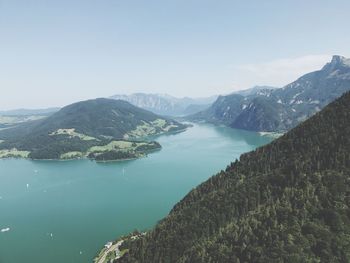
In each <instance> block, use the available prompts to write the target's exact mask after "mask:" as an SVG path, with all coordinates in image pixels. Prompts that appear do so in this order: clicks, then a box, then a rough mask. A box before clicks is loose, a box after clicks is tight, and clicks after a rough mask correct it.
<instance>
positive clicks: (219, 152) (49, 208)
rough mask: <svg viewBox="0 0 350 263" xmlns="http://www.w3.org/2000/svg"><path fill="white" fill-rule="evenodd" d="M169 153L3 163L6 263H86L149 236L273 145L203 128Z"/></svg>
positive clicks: (0, 188)
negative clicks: (120, 243)
mask: <svg viewBox="0 0 350 263" xmlns="http://www.w3.org/2000/svg"><path fill="white" fill-rule="evenodd" d="M156 140H157V141H158V142H160V144H161V145H162V147H163V148H162V150H160V151H158V152H155V153H152V154H150V155H149V156H148V157H147V158H142V159H138V160H133V161H125V162H115V163H96V162H94V161H89V160H74V161H30V160H21V159H9V160H0V229H5V228H10V231H7V232H0V263H19V262H29V263H44V262H45V263H46V262H50V263H62V262H65V263H86V262H92V259H93V257H94V256H95V255H96V253H97V252H98V251H99V249H100V248H101V247H102V246H103V245H104V244H105V243H106V242H107V241H110V240H114V239H116V238H118V236H120V235H123V234H127V233H129V232H131V231H133V230H135V229H139V230H147V229H149V228H151V227H152V226H154V225H155V224H156V222H157V221H158V220H160V219H161V218H162V217H164V216H165V215H166V214H167V213H168V212H169V211H170V209H171V208H172V206H173V205H174V204H175V203H176V202H178V201H179V200H181V199H182V198H183V197H184V196H185V194H186V193H188V192H189V191H190V190H191V189H192V188H193V187H195V186H196V185H198V184H199V183H201V182H203V181H205V180H206V179H207V178H209V177H210V176H211V175H213V174H215V173H216V172H218V171H220V170H221V169H225V167H226V166H227V165H228V164H229V163H230V162H231V161H233V160H235V159H236V158H238V157H239V156H240V154H242V153H244V152H248V151H250V150H253V149H255V148H256V147H258V146H261V145H264V144H266V143H268V142H270V141H271V138H268V137H264V136H260V135H259V134H258V133H254V132H247V131H242V130H235V129H230V128H226V127H215V126H212V125H209V124H196V125H194V127H192V128H190V129H188V130H187V131H185V132H183V133H179V134H174V135H163V136H160V137H157V138H156Z"/></svg>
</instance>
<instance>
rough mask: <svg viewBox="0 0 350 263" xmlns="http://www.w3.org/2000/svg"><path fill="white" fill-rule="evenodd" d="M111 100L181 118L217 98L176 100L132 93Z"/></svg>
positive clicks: (208, 104)
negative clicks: (123, 101)
mask: <svg viewBox="0 0 350 263" xmlns="http://www.w3.org/2000/svg"><path fill="white" fill-rule="evenodd" d="M110 98H112V99H118V100H125V101H128V102H130V103H131V104H133V105H135V106H137V107H140V108H143V109H146V110H149V111H152V112H154V113H156V114H160V115H169V116H182V115H188V114H193V113H195V112H198V111H201V110H203V109H205V108H208V107H209V106H210V105H211V104H212V103H213V102H214V101H215V100H216V98H217V96H212V97H207V98H188V97H185V98H176V97H173V96H170V95H167V94H147V93H134V94H131V95H114V96H112V97H110Z"/></svg>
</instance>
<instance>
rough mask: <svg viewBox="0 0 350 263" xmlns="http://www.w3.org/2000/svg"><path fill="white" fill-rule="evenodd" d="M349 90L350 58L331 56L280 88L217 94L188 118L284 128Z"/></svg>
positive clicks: (250, 127) (253, 127)
mask: <svg viewBox="0 0 350 263" xmlns="http://www.w3.org/2000/svg"><path fill="white" fill-rule="evenodd" d="M348 90H350V59H346V58H344V57H341V56H333V58H332V61H331V62H330V63H327V64H326V65H325V66H324V67H323V68H322V69H321V70H318V71H315V72H311V73H308V74H306V75H304V76H302V77H300V78H299V79H297V80H296V81H294V82H292V83H290V84H288V85H286V86H285V87H283V88H277V89H271V88H270V87H267V88H266V87H265V88H257V89H253V90H248V91H246V92H236V93H233V94H230V95H227V96H219V97H218V99H217V100H216V101H215V102H214V103H213V104H212V106H211V107H209V108H208V109H206V110H204V111H202V112H199V113H196V114H193V115H191V116H189V117H188V118H189V119H190V120H196V121H208V122H212V123H218V124H225V125H227V126H230V127H233V128H239V129H246V130H253V131H287V130H289V129H291V128H293V127H295V126H296V125H297V124H298V123H300V122H302V121H304V120H306V119H307V118H309V117H310V116H312V115H314V114H315V113H316V112H318V111H320V110H321V109H322V108H323V107H325V106H326V105H327V104H329V103H330V102H332V101H333V100H335V99H336V98H338V97H340V96H341V95H342V94H343V93H344V92H346V91H348Z"/></svg>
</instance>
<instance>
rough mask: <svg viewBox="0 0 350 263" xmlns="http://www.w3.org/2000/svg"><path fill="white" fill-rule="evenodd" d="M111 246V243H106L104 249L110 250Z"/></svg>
mask: <svg viewBox="0 0 350 263" xmlns="http://www.w3.org/2000/svg"><path fill="white" fill-rule="evenodd" d="M112 245H113V243H112V242H108V243H107V244H106V245H105V248H106V249H110V248H111V246H112Z"/></svg>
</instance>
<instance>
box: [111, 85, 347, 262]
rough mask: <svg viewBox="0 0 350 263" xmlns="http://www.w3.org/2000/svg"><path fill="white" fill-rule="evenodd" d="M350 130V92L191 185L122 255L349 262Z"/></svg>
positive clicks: (175, 259)
mask: <svg viewBox="0 0 350 263" xmlns="http://www.w3.org/2000/svg"><path fill="white" fill-rule="evenodd" d="M349 134H350V93H349V92H348V93H346V94H345V95H343V96H342V97H341V98H339V99H338V100H336V101H335V102H333V103H331V104H330V105H329V106H327V107H326V108H325V109H324V110H322V111H321V112H320V113H318V114H316V115H315V116H313V117H312V118H310V119H309V120H307V121H306V122H304V123H302V124H301V125H299V126H297V127H296V128H294V129H292V130H291V131H290V132H288V133H287V134H285V135H284V136H282V137H281V138H280V139H277V140H275V141H274V142H272V143H270V144H269V145H266V146H264V147H261V148H258V149H257V150H255V151H253V152H250V153H247V154H244V155H242V156H241V158H240V160H239V161H235V162H234V163H232V164H231V165H229V166H228V167H227V168H226V170H225V171H221V172H220V173H218V174H217V175H215V176H214V177H212V178H210V179H209V180H208V181H206V182H205V183H203V184H201V185H200V186H198V187H197V188H195V189H194V190H192V191H191V192H190V193H189V194H188V195H187V196H186V197H185V198H184V199H183V200H182V201H180V202H179V203H178V204H177V205H175V207H174V208H173V209H172V211H171V212H170V214H169V215H168V216H167V217H166V218H164V219H163V220H162V221H160V222H159V223H158V225H157V226H156V227H155V228H154V229H153V230H151V231H150V232H148V233H147V234H146V235H145V236H144V237H139V238H137V239H136V240H135V241H130V240H128V241H126V242H124V243H123V246H122V247H121V250H122V251H124V252H125V251H128V253H126V254H125V255H124V256H123V257H122V258H121V259H119V260H116V262H147V263H149V262H158V263H161V262H172V263H173V262H191V263H196V262H203V263H204V262H205V263H210V262H240V263H242V262H291V263H295V262H350V177H349V175H350V154H349V152H350V136H349ZM126 249H128V250H126Z"/></svg>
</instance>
